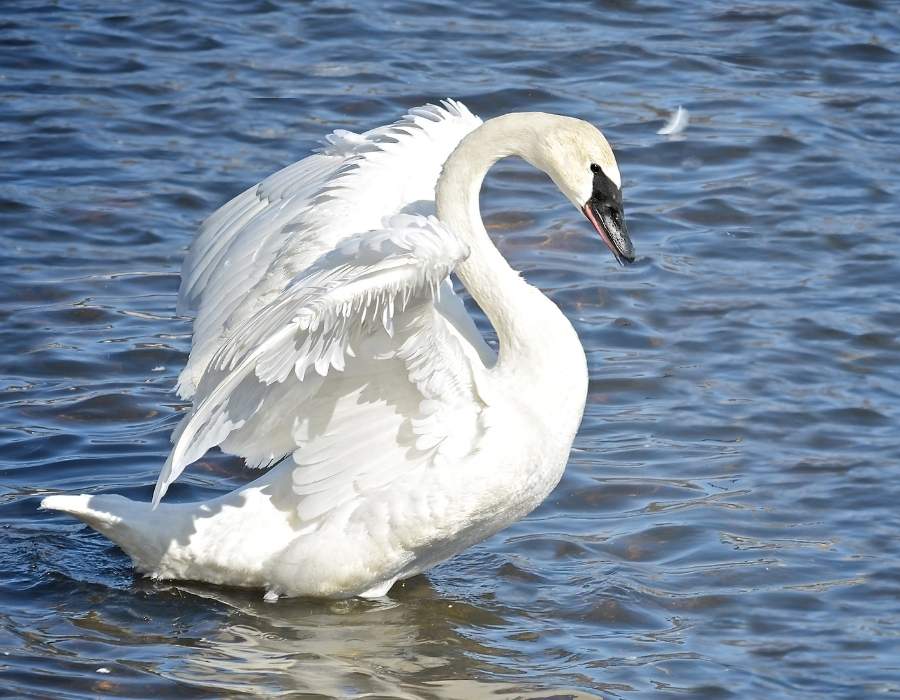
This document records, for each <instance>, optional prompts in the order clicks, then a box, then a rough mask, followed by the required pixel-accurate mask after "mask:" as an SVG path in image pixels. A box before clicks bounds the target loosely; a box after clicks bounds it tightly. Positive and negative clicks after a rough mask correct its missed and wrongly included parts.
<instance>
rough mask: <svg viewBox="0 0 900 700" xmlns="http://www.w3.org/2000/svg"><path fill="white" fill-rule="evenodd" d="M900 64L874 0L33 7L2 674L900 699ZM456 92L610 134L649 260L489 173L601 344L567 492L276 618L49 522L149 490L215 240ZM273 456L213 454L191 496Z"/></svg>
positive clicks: (480, 693)
mask: <svg viewBox="0 0 900 700" xmlns="http://www.w3.org/2000/svg"><path fill="white" fill-rule="evenodd" d="M898 47H900V12H898V6H897V4H896V3H891V2H874V1H873V2H866V1H864V0H860V1H859V2H843V3H838V2H827V1H826V2H821V3H808V2H800V1H799V0H797V1H794V2H789V1H784V2H768V3H741V4H737V5H732V4H729V3H717V2H696V3H688V2H673V1H672V0H657V1H656V2H648V3H635V2H629V1H627V0H620V1H613V0H610V1H608V2H601V3H565V4H562V3H554V2H549V1H548V0H531V1H527V0H526V1H524V2H517V3H510V4H486V3H449V2H438V1H435V2H427V3H412V2H388V3H374V2H368V1H367V0H360V1H358V2H355V3H342V2H316V3H310V4H293V3H287V2H282V1H281V0H260V1H258V2H244V3H213V2H190V3H187V2H185V3H175V2H168V3H148V4H147V5H146V6H143V5H138V4H124V3H123V4H115V3H112V4H111V3H106V2H96V3H92V2H74V1H71V2H54V3H47V4H42V3H38V2H35V3H32V2H10V3H6V4H4V5H3V7H2V9H0V159H2V163H3V165H2V168H0V235H2V254H0V265H2V274H0V283H2V285H3V293H2V295H0V334H2V336H0V337H2V343H3V360H4V372H3V374H2V379H0V382H2V383H0V459H2V465H0V470H2V471H0V524H2V528H3V530H2V535H3V536H2V538H0V562H2V563H0V694H6V695H8V696H10V697H53V698H82V697H96V696H127V697H136V698H146V697H157V698H163V697H177V698H185V697H216V698H218V697H237V696H241V695H245V696H274V695H279V694H283V695H286V696H290V697H329V696H331V697H361V696H363V695H365V694H366V693H368V694H370V695H368V696H367V697H379V698H387V697H390V698H479V697H487V696H491V695H498V696H504V697H510V698H543V697H572V698H575V697H577V698H588V697H600V698H662V697H690V698H729V697H733V698H775V699H781V698H872V697H880V696H889V697H894V696H897V695H898V694H900V507H898V503H900V441H898V425H900V340H898V334H897V329H898V327H900V290H898V287H900V247H898V234H900V164H898V161H900V158H898V156H900V136H898V134H900V116H898V115H900V53H898V52H900V48H898ZM444 96H453V97H457V98H459V99H461V100H463V101H464V102H466V104H468V105H469V106H470V107H471V108H472V109H473V110H474V111H475V112H477V113H479V114H480V115H481V116H483V117H490V116H494V115H498V114H502V113H505V112H508V111H513V110H544V111H553V112H558V113H563V114H569V115H573V116H578V117H582V118H585V119H588V120H590V121H592V122H594V123H595V124H597V125H598V126H600V127H601V128H602V129H603V130H604V132H605V133H606V134H607V136H608V137H609V138H610V140H611V141H612V143H613V145H614V147H615V149H616V152H617V154H618V159H619V164H620V169H621V171H622V175H623V178H624V188H625V206H626V216H627V218H628V221H629V226H630V229H631V233H632V238H633V240H634V243H635V246H636V249H637V253H638V261H637V262H636V263H635V264H634V265H632V266H630V267H627V268H620V267H618V266H617V265H616V263H615V261H614V260H613V259H612V256H611V255H610V254H609V252H608V251H606V250H605V248H604V247H603V246H602V245H601V244H600V242H599V241H598V240H597V239H596V236H595V235H594V234H592V233H591V231H590V229H589V226H588V224H587V223H586V222H585V221H583V220H582V219H580V217H579V216H578V214H577V212H575V211H574V210H573V209H572V207H571V205H570V204H568V202H566V201H564V200H563V198H562V197H561V196H560V195H559V193H558V192H557V191H556V189H555V188H554V187H553V186H552V185H551V184H549V183H548V182H547V181H546V180H545V178H544V177H543V176H541V175H539V174H536V173H535V172H533V171H531V170H530V169H529V168H528V166H526V165H524V164H522V163H516V162H505V163H503V164H501V165H499V166H498V167H497V169H496V170H495V171H493V172H492V173H491V175H490V176H489V178H488V182H487V185H486V191H485V196H484V201H483V208H484V215H485V219H486V221H487V222H488V224H489V228H490V230H491V232H492V233H493V235H494V237H495V240H496V241H497V243H498V246H499V247H500V248H501V250H502V251H503V253H504V254H505V255H506V256H507V257H508V259H509V260H510V261H511V262H512V264H513V265H514V266H516V267H517V268H519V269H521V270H523V271H524V273H525V275H526V277H527V278H528V279H529V280H531V281H532V282H533V283H535V284H537V285H539V286H540V287H541V288H542V289H544V290H545V292H546V293H548V294H549V295H550V296H551V297H552V298H553V299H554V300H555V301H556V302H557V303H558V304H559V305H560V306H561V307H562V308H563V310H564V311H565V312H566V313H567V314H568V315H569V317H570V318H571V319H572V320H573V322H574V323H575V325H576V327H577V329H578V331H579V333H580V335H581V338H582V340H583V343H584V345H585V347H586V350H587V353H588V358H589V362H590V369H591V379H592V381H591V387H590V395H589V398H588V406H587V409H586V412H585V419H584V424H583V426H582V430H581V432H580V434H579V436H578V438H577V440H576V449H575V451H574V452H573V454H572V459H571V462H570V464H569V467H568V470H567V472H566V476H565V477H564V479H563V481H562V483H561V484H560V485H559V487H558V488H557V490H556V491H555V492H554V493H553V494H552V495H551V496H550V498H549V499H548V500H547V501H546V502H545V503H544V505H543V506H541V507H540V508H539V509H538V510H537V511H536V512H535V513H533V514H532V515H531V516H530V517H528V518H527V519H526V520H524V521H523V522H521V523H519V524H517V525H516V526H514V527H512V528H510V529H509V530H507V531H505V532H503V533H501V534H499V535H497V536H495V537H494V538H492V539H491V540H489V541H487V542H485V543H483V544H481V545H479V546H477V547H474V548H472V549H471V550H469V551H467V552H466V553H464V554H462V555H461V556H458V557H456V558H455V559H453V560H451V561H449V562H447V563H445V564H443V565H441V566H439V567H437V568H436V569H434V570H433V571H432V572H430V573H429V574H428V575H427V576H423V577H418V578H416V579H413V580H410V581H409V582H407V583H406V584H405V585H402V586H398V587H395V589H394V590H393V591H392V592H391V594H390V599H389V601H386V602H377V603H372V602H362V601H349V602H344V603H339V604H334V603H321V602H310V601H302V600H286V601H285V600H282V601H280V602H278V603H277V604H274V605H273V604H265V603H263V602H262V600H261V597H260V595H259V594H257V593H250V592H241V591H235V590H228V589H222V588H215V587H212V586H201V585H194V584H182V583H162V582H152V581H149V580H145V579H142V578H139V577H135V576H134V575H133V574H132V571H131V567H130V562H129V560H128V559H127V557H125V555H124V554H122V553H121V552H120V551H119V550H118V549H117V548H115V547H114V546H112V545H110V544H109V543H108V542H107V541H106V540H104V539H103V538H102V537H100V536H99V535H97V534H95V533H93V532H92V531H90V530H88V529H87V528H86V527H84V526H82V525H81V524H79V523H77V522H74V521H72V520H70V519H67V518H65V517H63V516H60V515H51V514H48V513H42V512H39V511H38V510H37V505H38V502H39V500H40V498H41V496H42V495H44V494H47V493H54V492H71V493H80V492H90V493H109V492H114V493H122V494H125V495H127V496H130V497H132V498H138V499H149V497H150V494H151V492H152V485H153V483H154V481H155V479H156V475H157V472H158V469H159V467H160V465H161V464H162V462H163V460H164V458H165V455H166V453H167V450H168V435H169V432H170V431H171V429H172V427H173V426H174V425H175V423H176V422H177V420H178V414H179V412H180V411H181V410H183V408H184V406H183V404H181V403H180V402H179V401H178V400H177V399H176V398H175V395H174V393H173V391H172V389H173V386H174V381H175V377H176V376H177V374H178V372H179V370H180V369H181V367H182V366H183V364H184V362H185V359H186V353H187V350H188V348H189V342H190V335H189V334H190V324H189V320H187V319H183V318H178V317H176V316H175V315H174V307H175V293H176V290H177V287H178V270H179V267H180V263H181V259H182V257H183V254H184V250H185V247H186V246H187V244H188V242H189V241H190V239H191V236H192V234H193V232H194V231H195V229H196V227H197V225H198V223H199V221H200V220H201V219H202V218H204V217H205V216H206V215H208V214H209V213H211V212H212V211H213V210H215V209H216V208H217V207H218V206H219V205H221V204H222V203H224V202H225V201H226V200H227V199H228V198H230V197H231V196H233V195H234V194H236V193H238V192H239V191H241V190H243V189H245V188H246V187H247V186H249V185H251V184H253V183H254V182H257V181H258V180H260V179H261V178H263V177H264V176H265V175H267V174H269V173H271V172H273V171H274V170H276V169H277V168H279V167H281V166H283V165H286V164H288V163H290V162H293V161H295V160H297V159H299V158H301V157H303V156H304V155H305V154H307V153H308V152H309V151H310V149H312V148H314V147H316V145H317V144H318V141H319V139H320V138H321V137H322V136H323V135H324V134H325V133H327V132H328V131H330V130H331V129H333V128H345V129H352V130H362V129H366V128H370V127H372V126H376V125H379V124H382V123H385V122H388V121H391V120H393V119H395V118H396V117H398V116H399V115H400V114H402V113H403V112H404V110H405V109H406V108H408V107H410V106H414V105H418V104H422V103H424V102H427V101H433V100H436V99H439V98H441V97H444ZM678 105H683V106H684V107H686V108H687V109H688V110H689V111H690V113H691V121H690V124H689V127H688V129H687V131H685V132H684V133H683V134H682V135H681V136H680V137H667V136H661V135H657V133H656V131H657V130H658V129H659V128H660V127H661V126H662V125H663V123H664V121H665V120H666V118H667V117H668V116H669V114H670V113H671V112H672V111H673V110H674V109H675V108H677V107H678ZM252 476H253V474H252V473H251V472H250V471H249V470H246V469H244V468H243V467H242V465H241V464H240V462H239V461H237V460H235V459H233V458H230V457H227V456H223V455H218V454H216V455H210V456H209V457H208V458H207V459H205V460H203V461H201V462H200V463H199V464H197V465H195V466H193V467H192V468H191V469H189V470H188V472H187V473H186V475H185V477H184V478H183V479H182V480H181V481H179V482H178V483H177V484H176V485H175V486H174V487H173V489H172V491H171V493H172V498H174V499H179V500H187V499H192V498H196V499H200V498H207V497H209V496H213V495H216V494H220V493H223V492H225V491H227V490H230V489H232V488H234V487H235V486H236V485H238V484H240V483H244V482H245V481H247V480H248V479H250V478H252Z"/></svg>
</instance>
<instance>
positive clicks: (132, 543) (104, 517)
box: [40, 494, 165, 573]
mask: <svg viewBox="0 0 900 700" xmlns="http://www.w3.org/2000/svg"><path fill="white" fill-rule="evenodd" d="M40 507H41V509H42V510H58V511H61V512H63V513H68V514H69V515H74V516H75V517H76V518H78V519H79V520H81V521H82V522H83V523H86V524H87V525H89V526H91V527H92V528H94V529H95V530H96V531H97V532H99V533H100V534H101V535H103V536H104V537H106V538H108V539H110V540H112V541H113V542H115V543H116V544H117V545H119V547H121V548H122V549H123V550H124V552H125V553H126V554H127V555H128V556H130V557H131V558H132V559H133V560H134V563H135V567H136V568H137V569H138V570H139V571H143V572H147V573H152V572H154V571H155V570H156V568H157V566H158V565H159V562H160V559H161V557H162V555H163V553H164V550H165V547H163V546H161V545H162V543H161V542H160V538H159V537H158V536H157V533H156V532H155V530H156V527H155V525H156V524H157V523H155V521H156V520H157V518H158V515H157V514H156V513H154V511H153V510H152V508H151V507H150V504H149V503H141V502H138V501H132V500H130V499H128V498H125V497H123V496H116V495H100V496H89V495H87V494H80V495H78V496H62V495H58V496H47V497H46V498H44V500H42V501H41V505H40Z"/></svg>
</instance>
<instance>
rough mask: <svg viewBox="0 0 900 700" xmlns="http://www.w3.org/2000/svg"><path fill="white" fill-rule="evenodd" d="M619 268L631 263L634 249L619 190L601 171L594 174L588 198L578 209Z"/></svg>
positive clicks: (595, 171)
mask: <svg viewBox="0 0 900 700" xmlns="http://www.w3.org/2000/svg"><path fill="white" fill-rule="evenodd" d="M581 211H583V212H584V215H585V216H586V217H587V219H588V221H590V222H591V224H593V226H594V228H595V229H596V230H597V233H599V234H600V238H602V239H603V242H604V243H606V247H607V248H609V249H610V250H611V251H612V254H613V255H615V256H616V260H617V261H618V262H619V264H620V265H624V264H625V263H632V262H634V246H633V245H632V244H631V238H630V237H629V236H628V228H627V227H626V226H625V214H624V210H623V209H622V190H621V189H619V188H618V187H616V184H615V183H614V182H613V181H612V180H610V179H609V178H608V177H606V175H605V174H604V173H603V171H602V170H601V169H600V168H597V169H596V170H594V187H593V192H592V193H591V198H590V199H589V200H588V201H587V203H586V204H585V205H584V206H583V207H582V208H581Z"/></svg>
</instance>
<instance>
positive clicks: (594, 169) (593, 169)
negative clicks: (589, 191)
mask: <svg viewBox="0 0 900 700" xmlns="http://www.w3.org/2000/svg"><path fill="white" fill-rule="evenodd" d="M591 172H592V173H599V172H600V166H599V165H597V164H596V163H591Z"/></svg>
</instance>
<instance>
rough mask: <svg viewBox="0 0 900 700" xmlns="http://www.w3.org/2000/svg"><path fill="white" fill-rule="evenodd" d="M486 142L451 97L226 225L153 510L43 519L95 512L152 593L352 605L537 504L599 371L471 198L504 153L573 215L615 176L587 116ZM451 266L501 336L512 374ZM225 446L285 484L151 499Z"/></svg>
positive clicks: (240, 209) (293, 171)
mask: <svg viewBox="0 0 900 700" xmlns="http://www.w3.org/2000/svg"><path fill="white" fill-rule="evenodd" d="M480 125H481V120H479V119H478V118H477V117H475V116H473V115H472V114H471V113H470V112H469V110H468V109H466V107H465V106H463V105H462V104H460V103H459V102H455V101H452V100H448V101H446V102H444V103H443V106H442V107H436V106H431V105H429V106H425V107H421V108H418V109H414V110H411V111H410V112H409V114H407V115H406V116H405V117H404V118H403V119H401V120H400V121H398V122H396V123H394V124H391V125H389V126H385V127H380V128H377V129H373V130H371V131H367V132H365V133H362V134H353V133H350V132H346V131H336V132H334V133H333V134H331V135H330V136H329V137H327V145H326V146H325V147H324V148H323V149H322V151H321V152H320V153H316V154H314V155H311V156H309V157H307V158H305V159H304V160H301V161H299V162H298V163H295V164H293V165H291V166H288V167H287V168H285V169H283V170H281V171H280V172H278V173H275V174H274V175H272V176H270V177H269V178H267V179H265V180H264V181H263V182H262V183H260V184H259V185H257V186H255V187H253V188H251V189H249V190H247V191H245V192H244V193H242V194H240V195H238V196H237V197H235V198H234V199H233V200H232V201H230V202H229V203H228V204H226V205H225V206H223V207H222V208H221V209H219V210H218V211H217V212H215V213H214V214H213V215H212V216H211V217H210V218H209V219H208V220H207V221H206V222H205V223H204V224H203V227H202V228H201V230H200V232H199V234H198V235H197V237H196V239H195V240H194V242H193V244H192V245H191V248H190V251H189V253H188V256H187V259H186V260H185V263H184V267H183V269H182V285H181V290H180V294H179V300H178V309H179V312H180V313H195V314H196V320H195V322H194V339H193V346H192V350H191V354H190V358H189V360H188V363H187V366H186V367H185V369H184V371H183V372H182V373H181V376H180V378H179V383H178V391H179V394H180V395H181V396H182V397H183V398H185V399H190V400H191V402H192V404H191V408H190V410H189V411H188V412H187V413H186V415H185V416H184V418H183V420H182V422H181V424H180V425H179V426H178V427H177V429H176V430H175V432H174V434H173V443H174V446H173V449H172V452H171V454H170V456H169V458H168V460H167V461H166V463H165V465H164V467H163V469H162V471H161V473H160V476H159V481H158V482H157V485H156V490H155V492H154V495H153V507H151V506H150V504H144V503H135V502H132V501H128V500H127V499H124V498H121V497H119V496H93V497H90V496H51V497H48V498H46V499H45V500H44V502H43V504H42V505H43V507H45V508H51V509H57V510H63V511H66V512H69V513H72V514H74V515H76V516H77V517H80V518H81V519H82V520H84V521H85V522H87V523H88V524H89V525H91V526H93V527H95V528H96V529H98V530H99V531H101V532H103V533H104V534H106V535H107V536H108V537H110V539H113V540H114V541H116V542H117V543H119V544H120V546H122V548H123V549H124V550H125V551H126V552H127V553H128V554H129V555H130V556H131V557H132V558H133V559H134V562H135V565H136V567H137V568H138V569H139V570H141V571H144V572H146V573H149V574H151V575H154V576H158V577H166V578H194V579H201V580H206V581H211V582H214V583H227V584H232V585H243V586H260V587H264V588H266V589H267V591H268V592H269V595H270V596H271V595H320V596H331V597H346V596H351V595H382V594H384V593H385V592H386V591H387V589H388V588H389V587H390V586H391V585H392V584H393V583H394V581H396V580H398V579H400V578H405V577H407V576H410V575H413V574H415V573H418V572H421V571H424V570H425V569H426V568H428V567H430V566H432V565H433V564H435V563H437V562H439V561H441V560H443V559H445V558H447V557H448V556H451V555H452V554H454V553H455V552H458V551H460V550H461V549H463V548H465V547H467V546H468V545H469V544H471V543H473V542H476V541H478V540H481V539H483V538H484V537H487V536H488V535H490V534H492V533H493V532H496V531H497V530H499V529H500V528H502V527H504V526H506V525H507V524H509V523H510V522H512V521H514V520H515V519H517V518H519V517H522V516H523V515H525V514H526V513H527V512H529V511H530V510H531V509H532V508H534V507H535V506H536V505H537V504H538V503H540V501H541V500H543V498H544V497H545V496H546V494H547V493H549V491H550V489H552V487H553V486H554V485H555V484H556V482H557V481H558V480H559V477H560V476H561V474H562V469H563V468H564V466H565V461H566V458H567V455H568V450H569V447H570V445H571V442H572V439H573V437H574V434H575V430H576V429H577V426H578V423H579V421H580V417H581V411H582V409H583V405H584V396H585V391H586V369H585V361H584V354H583V351H582V350H581V347H580V344H579V343H578V340H577V337H576V336H575V333H574V331H573V330H572V328H571V326H570V325H569V323H568V321H566V319H565V317H564V316H563V315H562V314H561V313H560V312H559V310H558V309H557V308H556V307H555V306H554V305H553V304H552V303H551V302H549V300H547V299H546V298H545V297H544V296H543V295H541V294H540V293H539V292H538V291H537V290H535V289H534V288H532V287H530V286H528V285H527V284H526V283H525V282H524V281H523V280H521V279H520V278H519V276H518V275H517V274H516V273H514V272H513V271H512V270H511V269H510V268H509V267H508V265H506V263H505V261H503V259H502V257H500V255H499V253H497V251H496V249H495V248H494V247H493V246H492V244H491V243H490V239H489V238H488V236H487V234H486V233H485V232H484V228H483V226H482V224H481V221H480V217H479V216H478V189H479V188H480V184H481V181H482V179H483V177H484V173H485V172H486V171H487V169H488V168H489V167H490V165H491V164H492V163H493V162H494V161H496V160H497V159H498V158H500V157H503V156H506V155H521V156H522V157H524V158H525V159H526V160H529V162H531V163H533V164H534V165H536V166H537V167H540V168H541V169H543V170H545V171H546V172H548V174H550V176H551V177H552V178H553V179H554V181H555V182H557V184H558V185H559V186H560V189H562V190H563V192H565V193H566V194H567V195H568V196H569V197H570V199H572V200H573V202H574V203H575V204H576V205H577V206H579V207H581V206H582V205H584V204H585V201H586V198H585V192H586V191H587V192H588V194H589V193H590V190H591V184H590V183H591V180H590V178H591V177H592V176H591V167H593V166H592V165H591V164H593V163H599V165H600V166H601V167H602V168H603V171H604V172H606V173H609V174H610V180H611V181H613V182H614V183H616V184H618V182H619V180H618V178H619V175H618V169H617V167H616V165H615V160H614V159H613V156H612V152H611V151H610V150H609V147H608V145H607V144H606V142H605V140H604V139H603V137H602V135H600V133H599V132H598V131H596V129H594V128H593V127H591V126H590V125H587V124H585V123H584V122H580V121H578V120H573V119H569V118H566V117H555V116H553V115H543V114H538V113H534V114H522V115H508V116H507V117H501V118H498V119H495V120H492V121H491V122H488V123H486V124H485V125H484V126H482V127H481V128H479V127H480ZM467 136H468V138H466V137H467ZM451 154H453V157H452V158H451ZM448 159H449V161H448ZM445 163H446V165H445ZM442 169H443V175H442ZM595 172H596V171H595ZM439 177H440V182H439ZM585 180H587V182H585ZM436 188H437V200H438V201H437V211H436V210H435V196H436ZM576 198H577V199H576ZM436 214H437V216H436ZM454 270H455V271H457V273H458V274H459V276H460V279H461V280H462V282H463V283H464V284H465V285H466V287H467V288H468V290H469V292H470V293H472V295H473V297H474V298H475V299H476V301H478V302H479V304H480V305H481V306H482V308H483V309H484V311H485V313H486V314H487V315H488V317H489V318H490V320H491V322H492V323H493V324H494V326H495V328H496V330H497V333H498V337H499V341H500V354H499V358H498V357H497V356H496V355H495V353H494V352H493V351H492V350H491V349H490V348H489V347H488V346H487V345H486V344H485V342H484V340H483V339H482V337H481V336H480V335H479V333H478V331H477V330H476V328H475V326H474V324H473V322H472V320H471V318H470V317H469V316H468V314H467V313H466V311H465V308H464V306H463V305H462V302H461V301H460V299H459V298H458V297H457V295H456V294H455V293H454V291H453V287H452V285H451V283H450V280H449V276H450V274H451V273H452V272H454ZM214 446H220V447H221V448H222V449H223V450H224V451H226V452H229V453H232V454H236V455H240V456H241V457H243V458H244V459H245V460H246V462H247V463H248V464H249V465H251V466H255V467H267V466H269V465H275V466H274V467H273V468H272V469H270V470H269V471H268V472H267V473H265V474H264V475H263V476H262V477H261V478H260V479H258V480H257V481H255V482H253V483H251V484H249V485H247V486H245V487H243V488H241V489H238V490H236V491H234V492H232V493H230V494H227V495H226V496H223V497H221V498H218V499H215V500H213V501H209V502H207V503H200V504H194V503H188V504H169V503H162V504H159V501H160V499H161V498H162V497H163V496H164V494H165V492H166V489H167V488H168V486H169V485H170V484H171V483H172V482H173V481H174V480H175V479H176V478H178V476H179V474H181V472H182V471H183V470H184V469H185V468H186V467H187V466H188V465H190V464H191V463H192V462H194V461H195V460H197V459H199V458H200V457H202V456H203V455H204V454H205V453H206V452H207V451H208V450H209V449H210V448H212V447H214ZM157 504H159V505H158V506H157Z"/></svg>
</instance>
